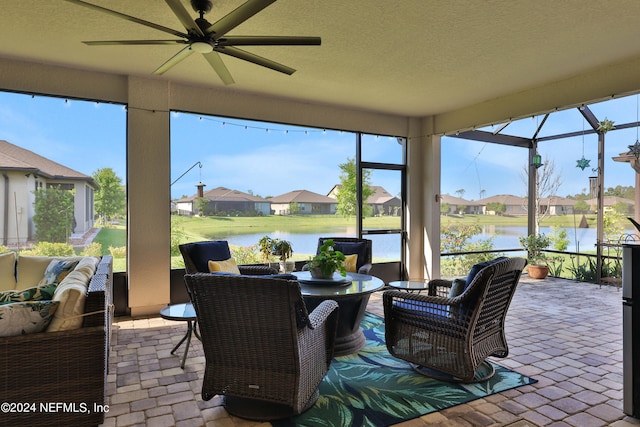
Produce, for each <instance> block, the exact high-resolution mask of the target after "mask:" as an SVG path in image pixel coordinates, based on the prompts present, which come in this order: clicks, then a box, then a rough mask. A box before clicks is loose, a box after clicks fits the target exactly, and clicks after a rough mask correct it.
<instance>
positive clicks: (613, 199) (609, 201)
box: [585, 196, 636, 206]
mask: <svg viewBox="0 0 640 427" xmlns="http://www.w3.org/2000/svg"><path fill="white" fill-rule="evenodd" d="M585 202H587V204H588V205H590V206H595V205H597V204H598V199H596V198H593V199H587V200H585ZM616 203H626V204H628V205H634V204H635V203H636V202H635V200H630V199H625V198H624V197H618V196H604V205H605V206H613V205H615V204H616Z"/></svg>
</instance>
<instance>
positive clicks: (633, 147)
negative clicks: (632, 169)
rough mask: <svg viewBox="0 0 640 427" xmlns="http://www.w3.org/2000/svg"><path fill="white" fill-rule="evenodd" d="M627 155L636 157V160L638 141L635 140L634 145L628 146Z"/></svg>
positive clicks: (639, 154)
mask: <svg viewBox="0 0 640 427" xmlns="http://www.w3.org/2000/svg"><path fill="white" fill-rule="evenodd" d="M629 154H631V155H632V156H636V159H637V158H638V157H640V141H639V140H637V139H636V143H635V144H633V145H629Z"/></svg>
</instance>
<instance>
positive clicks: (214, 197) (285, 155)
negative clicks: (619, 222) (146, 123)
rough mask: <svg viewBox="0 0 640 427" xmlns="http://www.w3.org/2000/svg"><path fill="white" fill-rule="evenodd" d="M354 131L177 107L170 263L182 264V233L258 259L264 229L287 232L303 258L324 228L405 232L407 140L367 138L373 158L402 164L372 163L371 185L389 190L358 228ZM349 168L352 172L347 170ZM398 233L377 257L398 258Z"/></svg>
mask: <svg viewBox="0 0 640 427" xmlns="http://www.w3.org/2000/svg"><path fill="white" fill-rule="evenodd" d="M357 137H358V134H355V133H352V132H341V131H335V130H325V129H316V128H305V127H297V126H292V125H281V124H275V123H265V122H256V121H248V120H241V119H230V118H223V117H214V116H204V115H197V114H191V113H177V112H176V113H173V114H172V117H171V168H172V185H171V195H172V209H173V215H172V245H173V246H172V265H173V266H174V267H179V266H181V265H182V258H181V256H180V253H179V250H178V248H177V245H178V244H179V243H180V242H185V241H197V240H206V239H221V240H227V241H228V242H229V244H230V246H231V248H232V251H233V252H234V257H236V259H237V260H238V262H240V263H260V262H262V261H263V258H262V255H261V254H260V253H259V251H258V242H259V240H260V239H261V238H262V237H264V236H265V235H268V236H269V237H271V238H276V239H284V240H289V241H290V242H291V243H292V246H293V257H292V258H293V260H297V261H304V260H307V259H309V258H310V257H311V256H313V255H314V254H315V252H316V249H317V243H318V238H320V237H331V236H335V237H340V236H350V237H355V236H357V234H358V230H359V229H361V230H363V234H367V233H369V232H371V233H376V232H378V231H379V230H382V232H384V233H386V232H387V231H389V230H393V232H394V233H398V234H399V233H400V232H401V228H402V220H401V209H400V208H398V206H399V205H401V203H402V201H401V200H402V197H401V192H402V181H403V168H404V166H403V164H402V163H401V160H402V153H403V145H402V144H399V143H398V140H397V138H389V137H377V136H372V135H367V136H365V137H364V139H365V140H367V141H369V140H370V142H371V143H372V144H371V145H368V147H370V148H367V153H370V154H371V157H370V158H371V159H375V158H378V159H380V158H384V159H389V158H390V156H393V157H392V158H394V159H396V158H397V159H399V160H398V161H399V162H400V163H397V164H391V166H389V167H390V168H391V169H386V168H387V166H382V167H378V165H377V164H376V165H374V167H370V166H367V168H368V169H371V178H372V179H373V180H375V181H372V184H371V185H375V186H379V187H380V188H381V189H383V190H384V191H380V192H379V197H378V202H377V204H374V206H373V207H375V209H376V215H374V214H373V207H372V210H371V211H370V213H369V214H368V215H367V217H366V218H364V224H365V228H359V224H358V220H357V218H356V216H355V203H356V197H355V188H356V187H355V173H356V145H357V144H356V142H357ZM194 141H197V143H194ZM389 153H390V154H389ZM347 172H349V173H347ZM351 172H353V177H354V178H353V179H354V180H353V181H349V180H347V179H346V177H347V175H349V176H351V175H350V173H351ZM341 178H343V180H344V182H345V183H347V185H346V186H347V187H348V188H346V189H345V188H343V185H342V184H341V182H343V181H341ZM352 184H353V186H352ZM385 186H386V187H388V188H385ZM365 230H366V231H365ZM396 240H397V242H394V243H392V244H391V246H394V245H395V246H394V247H393V248H391V249H388V250H387V249H385V250H382V246H381V247H380V248H379V249H376V247H375V245H374V259H375V257H376V253H377V252H378V251H380V254H381V256H380V257H378V259H379V260H399V259H400V252H401V251H400V248H401V245H400V239H396ZM380 241H381V242H382V239H381V240H380ZM381 245H382V243H381Z"/></svg>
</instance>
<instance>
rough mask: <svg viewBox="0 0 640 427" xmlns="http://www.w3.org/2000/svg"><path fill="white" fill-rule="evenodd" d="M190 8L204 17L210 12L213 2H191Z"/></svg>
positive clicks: (195, 0) (192, 0)
mask: <svg viewBox="0 0 640 427" xmlns="http://www.w3.org/2000/svg"><path fill="white" fill-rule="evenodd" d="M191 7H192V8H193V10H195V11H196V12H199V13H201V14H203V15H204V14H205V13H209V12H211V9H212V8H213V2H212V1H211V0H191Z"/></svg>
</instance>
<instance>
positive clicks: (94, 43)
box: [82, 40, 188, 46]
mask: <svg viewBox="0 0 640 427" xmlns="http://www.w3.org/2000/svg"><path fill="white" fill-rule="evenodd" d="M82 43H84V44H86V45H89V46H107V45H148V44H186V43H188V42H187V41H186V40H95V41H83V42H82Z"/></svg>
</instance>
